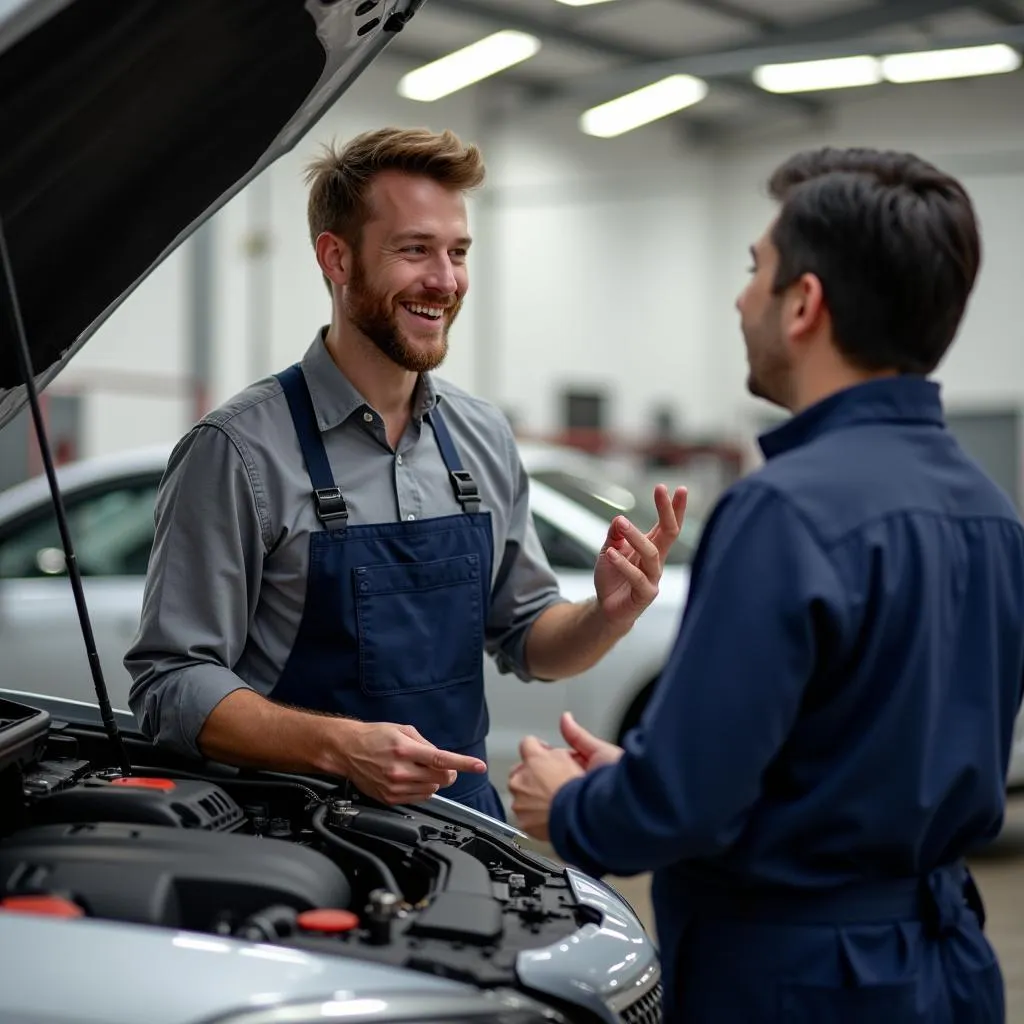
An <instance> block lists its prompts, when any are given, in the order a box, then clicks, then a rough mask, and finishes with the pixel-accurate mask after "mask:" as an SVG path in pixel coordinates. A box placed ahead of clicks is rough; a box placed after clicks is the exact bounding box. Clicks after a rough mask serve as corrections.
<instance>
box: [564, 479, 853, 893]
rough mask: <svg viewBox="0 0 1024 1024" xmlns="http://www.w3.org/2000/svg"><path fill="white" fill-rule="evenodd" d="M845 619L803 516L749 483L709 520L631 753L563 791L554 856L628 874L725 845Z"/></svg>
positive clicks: (593, 870)
mask: <svg viewBox="0 0 1024 1024" xmlns="http://www.w3.org/2000/svg"><path fill="white" fill-rule="evenodd" d="M842 618H843V614H842V592H841V589H840V585H839V581H838V578H837V576H836V574H835V569H834V568H833V565H832V564H831V563H830V561H829V559H828V558H827V556H826V553H825V552H824V551H823V549H822V548H821V546H820V544H819V541H818V539H817V538H816V537H815V536H814V534H813V533H812V531H811V529H810V527H809V526H808V524H806V523H805V522H804V520H803V519H802V518H801V517H800V515H799V514H798V512H797V511H796V510H795V509H794V508H793V507H792V506H791V505H790V504H789V503H787V502H786V501H785V500H784V499H783V498H782V497H780V496H779V495H778V494H777V493H776V492H774V491H773V490H771V489H770V488H768V487H766V486H764V485H762V484H759V483H757V482H752V481H741V482H740V483H739V484H738V485H736V487H735V488H734V489H733V490H732V491H730V492H729V493H728V494H727V495H726V496H725V497H724V498H723V499H722V501H721V502H720V504H719V505H718V507H717V509H716V511H715V514H714V515H713V517H712V519H711V520H710V521H709V523H708V525H707V527H706V528H705V533H704V537H703V538H702V542H701V545H700V549H699V550H698V553H697V557H696V559H695V561H694V566H693V573H692V577H691V586H690V594H689V598H688V601H687V607H686V611H685V613H684V615H683V621H682V624H681V627H680V631H679V635H678V637H677V639H676V643H675V647H674V649H673V651H672V654H671V656H670V658H669V661H668V663H667V664H666V667H665V670H664V672H663V673H662V676H661V679H660V681H659V683H658V685H657V688H656V689H655V692H654V694H653V696H652V698H651V701H650V703H649V705H648V707H647V709H646V712H645V714H644V716H643V718H642V720H641V723H640V725H639V726H638V727H637V728H636V729H635V730H633V731H632V732H631V733H630V734H629V735H628V736H627V738H626V741H625V754H624V755H623V757H622V759H621V760H620V761H619V763H618V764H617V765H615V766H609V767H605V768H600V769H597V770H595V771H593V772H590V773H589V774H587V775H586V776H584V777H583V778H582V779H577V780H574V781H573V782H570V783H569V784H568V785H566V786H565V787H563V788H562V789H561V790H560V791H559V792H558V794H557V795H556V797H555V800H554V803H553V806H552V809H551V821H550V834H551V841H552V843H553V845H554V847H555V849H556V851H557V852H558V854H559V856H561V857H562V858H563V859H564V860H566V861H568V862H569V863H572V864H575V865H577V866H578V867H580V868H581V869H582V870H584V871H586V872H588V873H590V874H593V875H603V874H606V873H612V874H617V875H630V874H635V873H637V872H640V871H648V870H653V869H657V868H660V867H664V866H667V865H668V864H672V863H675V862H678V861H682V860H687V859H691V858H697V857H705V856H709V855H712V854H714V853H717V852H720V851H722V850H724V849H726V848H727V847H729V846H730V845H731V844H732V843H733V842H734V841H735V840H736V838H737V837H738V836H739V834H740V832H741V831H742V829H743V826H744V823H745V821H746V819H747V816H748V814H749V812H750V810H751V807H752V806H753V804H754V802H755V801H756V800H757V798H758V794H759V792H760V787H761V779H762V775H763V773H764V771H765V769H766V768H767V767H768V766H769V764H770V763H771V762H772V760H773V758H775V756H776V755H777V754H778V752H779V750H780V748H781V747H782V745H783V743H784V742H785V740H786V737H787V735H788V733H789V731H790V729H791V728H792V726H793V723H794V721H795V720H796V716H797V711H798V708H799V706H800V702H801V697H802V695H803V693H804V690H805V687H806V686H807V684H808V682H809V681H810V679H811V677H812V674H813V673H815V672H816V671H819V670H820V669H821V661H820V659H819V653H821V654H823V655H824V654H825V652H824V651H823V650H822V649H823V648H824V647H832V643H833V641H834V640H835V639H836V638H837V636H838V634H840V633H842V632H843V623H842Z"/></svg>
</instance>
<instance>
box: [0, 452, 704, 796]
mask: <svg viewBox="0 0 1024 1024" xmlns="http://www.w3.org/2000/svg"><path fill="white" fill-rule="evenodd" d="M521 452H522V456H523V461H524V464H525V465H526V468H527V470H528V472H529V473H530V475H531V499H532V500H531V507H532V511H533V516H534V521H535V523H536V527H537V531H538V534H539V536H540V539H541V543H542V544H543V546H544V548H545V551H546V552H547V554H548V557H549V559H550V561H551V564H552V567H553V568H554V569H555V571H556V573H557V575H558V579H559V583H560V585H561V588H562V591H563V593H564V595H565V596H566V597H567V598H569V599H570V600H574V601H575V600H583V599H585V598H586V597H588V596H590V595H591V594H592V593H593V571H594V561H595V559H596V558H597V554H598V551H599V550H600V547H601V545H602V543H603V541H604V538H605V535H606V532H607V528H608V523H609V522H610V521H611V519H612V518H613V517H614V516H615V515H616V514H617V513H619V512H627V513H628V514H629V515H630V516H631V517H632V518H634V519H635V520H636V522H637V524H638V525H640V526H641V527H644V526H646V525H652V524H653V522H654V521H655V519H656V512H655V510H654V503H653V498H652V496H651V495H647V494H640V495H634V494H633V493H632V492H631V491H630V490H628V489H626V488H624V487H622V486H619V485H617V484H611V483H609V482H607V480H606V479H604V476H603V474H604V469H603V467H602V464H601V463H600V462H599V461H598V460H595V459H592V458H590V457H588V456H586V455H584V454H583V453H581V452H577V451H575V450H573V449H567V448H563V447H559V446H555V445H546V444H523V445H522V446H521ZM169 453H170V449H169V448H168V447H166V446H161V447H158V448H146V449H137V450H134V451H128V452H123V453H118V454H116V455H108V456H102V457H98V458H93V459H88V460H84V461H81V462H78V463H73V464H70V465H67V466H64V467H62V468H61V469H60V470H59V471H58V477H59V480H60V484H61V489H62V491H63V495H64V503H65V507H66V509H67V514H68V520H69V524H70V526H69V528H70V530H71V535H72V539H73V541H74V544H75V549H76V553H77V557H78V562H79V565H80V567H81V571H82V574H83V577H84V581H83V582H84V587H85V592H86V598H87V601H88V606H89V611H90V616H91V620H92V626H93V632H94V634H95V638H96V646H97V650H98V653H99V657H100V664H101V666H102V668H103V673H104V676H105V678H106V681H107V686H108V689H109V692H110V699H111V703H112V705H113V707H114V708H115V709H117V710H127V709H128V691H129V687H130V685H131V679H130V677H129V675H128V673H127V671H126V670H125V668H124V666H123V664H122V659H123V657H124V654H125V651H126V650H127V649H128V646H129V645H130V643H131V642H132V640H133V638H134V636H135V632H136V630H137V628H138V624H139V614H140V610H141V607H142V591H143V583H144V579H145V573H146V566H147V562H148V559H149V552H150V548H151V546H152V542H153V505H154V500H155V497H156V491H157V487H158V485H159V482H160V478H161V475H162V474H163V471H164V467H165V465H166V461H167V457H168V455H169ZM667 482H669V481H667ZM671 482H672V483H674V482H675V481H671ZM648 521H649V522H648ZM698 529H699V524H698V523H697V521H696V518H695V517H692V518H691V519H690V520H688V521H687V523H686V525H685V526H684V532H683V536H682V537H681V538H680V539H679V541H678V542H677V544H676V546H675V548H674V549H673V551H672V553H671V555H670V564H669V565H667V566H666V570H665V574H664V576H663V579H662V585H661V590H660V593H659V596H658V598H657V600H656V601H655V602H654V604H653V605H652V606H651V607H650V608H649V609H648V610H647V611H646V612H645V613H644V614H643V615H642V616H641V618H640V619H639V621H638V622H637V624H636V626H635V627H634V629H633V630H632V632H631V633H630V634H629V635H628V636H627V637H625V638H624V639H623V640H622V641H621V642H620V643H619V644H618V645H617V646H616V647H615V648H614V649H613V650H612V651H611V652H610V653H609V654H608V655H607V656H606V657H605V658H604V659H603V660H602V661H601V662H600V663H599V664H598V665H596V666H595V667H594V668H592V669H590V670H589V671H588V672H585V673H583V674H581V675H579V676H576V677H574V678H572V679H570V680H566V681H562V682H559V683H553V684H545V683H530V684H522V683H521V682H520V681H519V680H518V679H516V678H515V677H514V676H510V675H502V674H501V673H499V672H498V671H497V669H496V667H495V665H494V663H493V661H492V660H491V659H490V658H488V659H487V660H486V673H485V677H486V688H487V699H488V705H489V708H490V714H491V733H490V739H489V741H488V752H489V760H490V763H491V770H492V778H493V779H494V781H495V783H496V784H497V785H498V787H499V789H501V788H502V786H503V784H504V780H505V779H507V777H508V772H509V770H510V769H511V768H512V766H513V765H514V764H515V762H516V761H517V760H518V745H519V741H520V739H521V738H522V737H523V735H524V734H527V733H533V734H535V735H539V736H541V737H542V738H545V739H547V740H548V741H550V742H557V741H558V718H559V715H560V713H561V712H562V711H565V710H570V711H572V713H573V714H574V715H575V717H576V718H577V720H578V721H579V722H580V723H581V724H583V725H584V726H586V727H587V728H589V729H591V730H592V731H594V732H596V733H597V734H598V735H600V736H603V737H605V738H607V739H610V740H616V741H617V740H619V739H620V738H621V737H622V735H623V734H624V733H625V731H626V730H627V729H628V728H629V727H630V726H632V725H633V724H634V723H635V722H636V721H637V719H638V717H639V715H640V712H641V710H642V708H643V705H644V703H645V702H646V700H647V697H648V696H649V694H650V691H651V688H652V686H653V684H654V682H655V680H656V679H657V678H658V674H659V673H660V671H661V668H662V666H663V664H664V663H665V659H666V657H667V655H668V652H669V650H670V648H671V646H672V642H673V640H674V638H675V635H676V631H677V629H678V626H679V620H680V617H681V615H682V610H683V604H684V601H685V598H686V592H687V585H688V582H689V569H688V562H689V557H690V555H691V553H692V550H693V548H694V547H695V539H696V534H697V531H698ZM0 655H2V663H3V673H2V676H0V689H7V687H9V686H10V681H14V680H16V681H17V687H18V689H17V690H8V691H7V692H10V693H15V694H17V693H22V694H25V695H28V694H41V695H45V696H55V697H62V698H70V699H73V700H76V701H82V702H83V703H87V704H92V703H93V702H94V701H95V696H94V692H93V683H92V678H91V675H90V671H89V666H88V662H87V660H86V656H85V648H84V644H83V642H82V637H81V633H80V630H79V628H78V621H77V615H76V610H75V603H74V597H73V594H72V591H71V588H70V587H69V586H68V580H67V578H66V572H65V568H64V555H63V551H62V548H61V544H60V537H59V534H58V530H57V524H56V521H55V519H54V516H53V511H52V507H51V503H50V495H49V490H48V488H47V485H46V480H45V478H44V477H38V478H35V479H32V480H29V481H26V482H25V483H22V484H19V485H17V486H15V487H12V488H9V489H8V490H7V491H5V492H3V493H0ZM4 681H8V682H7V683H6V686H5V682H4Z"/></svg>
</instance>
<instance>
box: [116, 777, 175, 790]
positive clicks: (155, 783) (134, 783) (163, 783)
mask: <svg viewBox="0 0 1024 1024" xmlns="http://www.w3.org/2000/svg"><path fill="white" fill-rule="evenodd" d="M110 784H111V785H112V786H130V787H131V788H133V789H159V790H162V791H163V792H164V793H169V792H170V791H171V790H172V789H174V788H175V784H174V782H173V781H172V780H171V779H137V778H135V776H134V775H131V776H129V777H128V778H126V779H111V780H110Z"/></svg>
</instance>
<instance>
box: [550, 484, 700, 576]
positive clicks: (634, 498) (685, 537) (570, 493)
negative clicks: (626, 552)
mask: <svg viewBox="0 0 1024 1024" xmlns="http://www.w3.org/2000/svg"><path fill="white" fill-rule="evenodd" d="M530 476H531V477H532V478H533V479H534V480H539V481H540V482H541V483H542V484H545V485H546V486H548V487H550V488H551V489H552V490H553V491H557V492H558V493H559V494H562V495H564V496H565V497H566V498H569V499H570V500H572V501H574V502H576V504H577V505H582V506H583V508H585V509H588V510H589V511H590V512H593V513H594V514H595V515H597V516H600V517H601V519H603V520H604V521H605V522H609V523H610V522H611V521H612V519H614V518H615V516H617V515H620V514H625V515H628V516H629V517H630V519H632V520H633V521H634V522H636V524H637V525H638V526H640V527H642V528H644V527H646V528H649V527H650V526H652V525H653V524H654V523H655V522H657V519H658V510H657V508H656V507H655V504H654V493H653V490H654V489H653V487H652V488H650V489H649V490H648V489H647V488H646V487H640V486H639V485H638V486H635V487H633V486H624V485H622V484H616V483H612V482H611V481H608V480H598V479H595V478H593V477H590V476H582V475H580V474H577V473H570V472H568V471H567V470H564V469H538V470H535V471H533V472H531V473H530ZM701 526H702V521H701V519H700V517H699V516H698V515H696V514H694V513H693V512H690V511H688V512H687V514H686V518H685V519H684V521H683V529H682V532H681V534H680V536H679V540H678V541H677V542H676V543H675V544H674V545H673V546H672V548H671V549H670V551H669V553H668V557H667V558H666V560H665V561H666V563H667V564H669V565H689V564H690V562H691V560H692V559H693V554H694V552H695V551H696V550H697V541H698V540H699V538H700V531H701Z"/></svg>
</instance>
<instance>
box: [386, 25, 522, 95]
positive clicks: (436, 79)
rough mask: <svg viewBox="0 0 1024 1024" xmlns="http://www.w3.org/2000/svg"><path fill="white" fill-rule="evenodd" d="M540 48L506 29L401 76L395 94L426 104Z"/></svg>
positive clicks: (500, 69)
mask: <svg viewBox="0 0 1024 1024" xmlns="http://www.w3.org/2000/svg"><path fill="white" fill-rule="evenodd" d="M539 49H540V40H539V39H537V38H535V37H534V36H530V35H527V34H526V33H525V32H514V31H512V30H511V29H506V30H505V31H502V32H495V33H494V35H492V36H487V37H486V38H484V39H481V40H479V41H478V42H475V43H470V45H469V46H465V47H463V48H462V49H461V50H456V51H455V52H454V53H449V54H448V55H447V56H446V57H441V58H440V59H439V60H435V61H432V62H431V63H430V64H424V65H423V67H421V68H416V70H415V71H410V72H409V73H408V74H407V75H404V76H403V77H402V79H401V81H400V82H399V83H398V94H399V95H400V96H404V97H405V98H406V99H410V100H421V101H423V102H424V103H429V102H431V101H432V100H439V99H440V98H441V97H442V96H447V95H448V94H449V93H453V92H456V91H457V90H459V89H464V88H466V86H467V85H472V84H473V83H474V82H479V81H480V80H481V79H483V78H487V77H489V76H490V75H496V74H497V73H498V72H499V71H504V70H505V69H506V68H510V67H512V65H513V64H519V63H520V62H522V61H524V60H528V59H529V58H530V57H532V56H533V55H534V54H535V53H536V52H537V51H538V50H539Z"/></svg>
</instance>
